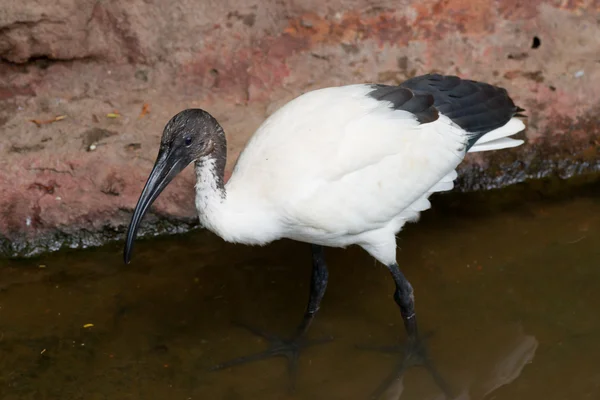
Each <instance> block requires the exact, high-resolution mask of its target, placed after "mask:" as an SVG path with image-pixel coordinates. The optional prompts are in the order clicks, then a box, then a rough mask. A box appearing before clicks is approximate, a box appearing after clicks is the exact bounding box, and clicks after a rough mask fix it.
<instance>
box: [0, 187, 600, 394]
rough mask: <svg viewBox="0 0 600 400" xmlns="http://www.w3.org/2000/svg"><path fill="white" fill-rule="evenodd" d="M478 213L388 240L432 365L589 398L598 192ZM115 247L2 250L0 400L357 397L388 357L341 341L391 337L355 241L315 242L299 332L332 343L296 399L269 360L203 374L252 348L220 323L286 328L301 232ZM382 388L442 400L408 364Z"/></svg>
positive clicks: (473, 380) (597, 295) (458, 375)
mask: <svg viewBox="0 0 600 400" xmlns="http://www.w3.org/2000/svg"><path fill="white" fill-rule="evenodd" d="M489 208H491V206H490V207H488V206H487V205H486V204H485V203H484V204H479V205H478V211H477V212H473V213H468V212H464V211H465V210H468V209H469V207H462V208H460V207H459V208H458V209H457V208H455V209H453V208H452V207H439V208H438V209H437V210H438V211H435V210H434V211H430V212H428V213H427V214H426V217H425V218H424V220H422V221H421V222H420V223H419V224H416V225H412V226H410V227H409V228H408V229H407V230H406V231H404V232H403V233H402V234H401V235H400V239H399V241H398V244H399V248H400V251H399V253H398V254H399V263H400V265H401V267H402V268H403V270H404V271H405V273H406V274H407V276H408V277H409V279H410V280H411V282H412V284H413V286H414V287H415V291H416V292H415V294H416V305H417V313H418V315H419V319H420V326H421V330H422V331H425V332H431V333H432V336H431V337H430V338H429V339H428V345H429V350H430V353H431V355H432V357H433V359H434V360H435V362H436V364H437V367H438V369H439V370H440V372H441V373H442V374H443V375H444V377H445V378H446V380H448V381H449V382H450V384H451V385H452V387H453V388H454V390H455V391H456V392H457V393H462V395H463V397H462V398H464V399H466V398H470V399H473V400H475V399H483V398H486V399H495V400H504V399H506V400H509V399H510V400H515V399H529V400H531V399H544V400H552V399H569V400H576V399H597V398H600V363H599V360H600V340H598V339H599V338H600V315H599V313H598V311H597V305H598V304H600V268H599V266H600V265H599V264H600V246H599V243H600V202H599V201H598V198H597V197H596V198H594V197H581V198H576V199H571V200H569V201H561V202H556V203H547V202H546V203H540V202H523V203H522V204H520V205H518V206H514V207H511V208H510V209H509V210H505V211H501V212H494V213H488V212H486V210H487V209H489ZM452 210H453V211H452ZM461 210H462V211H461ZM451 211H452V212H454V215H452V212H451ZM459 211H460V212H459ZM457 213H458V214H457ZM121 251H122V244H113V245H110V246H106V247H104V248H101V249H96V250H90V251H77V252H75V251H73V252H63V253H58V254H53V255H48V256H44V257H42V258H39V259H35V260H25V261H8V260H2V261H0V267H1V268H0V398H1V399H3V400H13V399H35V400H41V399H61V400H71V399H92V400H97V399H111V400H113V399H146V400H153V399H169V400H170V399H173V400H176V399H178V400H187V399H224V400H235V399H261V400H263V399H264V400H269V399H286V398H296V399H328V400H335V399H366V398H368V397H369V395H370V394H371V393H372V392H373V391H374V390H375V389H376V388H377V386H378V385H379V384H380V382H381V381H382V380H383V379H384V378H385V377H386V376H387V375H388V374H389V373H390V371H392V369H393V366H394V365H395V363H396V361H397V360H396V359H395V358H394V357H393V356H390V355H387V354H380V353H375V352H367V351H361V350H357V349H356V347H355V346H356V345H357V344H394V343H399V342H400V340H403V339H404V331H403V327H402V323H401V319H400V315H399V312H398V310H397V308H396V306H395V304H394V301H393V299H392V292H393V282H392V280H391V278H390V277H389V276H388V273H387V271H386V270H385V269H384V268H383V267H382V266H380V265H376V264H375V263H374V262H373V260H372V259H371V258H370V257H369V256H368V255H367V254H366V253H365V252H363V251H362V250H361V249H358V248H350V249H346V250H341V249H340V250H338V249H328V251H327V260H328V263H329V266H330V280H329V288H328V292H327V293H326V295H325V299H324V301H323V304H322V308H321V312H320V314H319V315H318V316H317V318H316V320H315V323H314V325H313V326H312V328H311V331H310V336H311V337H313V338H318V337H325V336H328V335H332V336H334V337H335V340H334V341H333V342H331V343H329V344H326V345H323V346H319V347H313V348H310V349H308V350H307V351H306V352H305V353H303V354H302V356H301V360H300V367H299V368H300V369H299V376H298V381H297V391H296V393H295V394H294V395H289V394H288V392H287V383H288V379H287V370H286V364H285V361H284V360H283V359H270V360H266V361H262V362H259V363H254V364H248V365H244V366H239V367H236V368H232V369H228V370H225V371H219V372H209V371H207V369H208V368H209V367H210V366H211V365H213V364H216V363H219V362H222V361H225V360H228V359H230V358H232V357H236V356H239V355H244V354H248V353H251V352H254V351H259V350H261V349H264V348H265V343H264V342H262V341H261V339H258V338H257V337H254V336H252V335H250V334H249V333H248V332H247V331H245V330H243V329H240V328H238V327H236V326H235V325H234V324H232V321H242V322H252V323H253V324H254V325H256V326H258V327H260V328H263V329H265V330H268V331H271V332H274V333H280V334H283V335H285V334H288V333H291V332H292V330H293V328H294V327H295V325H296V324H297V323H298V322H299V319H300V317H301V315H302V312H303V310H304V306H305V302H306V299H307V294H308V293H307V291H308V283H309V276H310V255H309V249H308V247H307V245H305V244H301V243H295V242H291V241H281V242H277V243H274V244H272V245H270V246H267V247H264V248H251V247H245V246H241V245H230V244H225V243H223V242H222V241H221V240H220V239H218V238H216V237H214V236H213V235H211V234H208V233H204V232H197V233H194V234H189V235H184V236H177V237H172V238H167V239H159V240H147V241H138V243H137V245H136V249H135V252H134V257H133V262H132V264H131V265H128V266H125V265H123V263H122V261H121ZM86 324H93V326H88V327H84V325H86ZM386 396H387V397H384V398H386V399H402V400H411V399H419V400H421V399H424V400H428V399H432V400H433V399H440V398H441V397H439V396H440V392H439V390H438V389H437V388H436V386H435V385H434V384H433V382H432V380H431V379H430V377H429V376H428V375H427V373H426V372H425V370H423V369H420V368H413V369H411V370H409V371H408V372H407V373H406V374H405V376H404V377H403V378H402V379H401V380H397V381H396V382H395V385H394V386H393V387H392V388H391V390H390V392H388V393H387V394H386Z"/></svg>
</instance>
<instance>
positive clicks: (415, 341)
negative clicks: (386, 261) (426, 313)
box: [362, 263, 451, 398]
mask: <svg viewBox="0 0 600 400" xmlns="http://www.w3.org/2000/svg"><path fill="white" fill-rule="evenodd" d="M387 267H388V269H389V270H390V272H391V273H392V277H393V278H394V282H395V284H396V290H395V291H394V300H395V301H396V304H398V307H399V308H400V314H401V315H402V320H403V322H404V328H405V329H406V333H407V334H408V340H407V343H406V345H405V346H376V347H367V346H362V347H363V348H365V349H371V350H378V351H382V352H386V353H403V354H404V356H403V358H402V359H401V360H400V362H399V364H398V365H397V367H396V369H395V370H394V371H393V372H392V374H390V375H389V376H388V377H387V378H386V379H385V380H384V382H383V383H382V384H381V385H380V386H379V388H378V389H377V391H376V392H375V394H374V396H373V397H374V398H378V397H379V396H380V395H381V394H383V393H384V392H385V390H386V389H387V388H388V387H389V385H390V384H391V383H392V382H393V381H394V380H395V379H397V378H399V377H400V376H401V375H402V374H403V373H404V372H405V371H406V370H407V369H408V368H410V367H413V366H423V367H425V368H426V369H427V370H428V371H429V373H430V374H431V376H432V378H433V379H434V381H435V383H436V384H437V385H438V386H439V388H440V389H441V390H442V391H443V392H444V394H445V395H446V397H448V398H451V394H450V393H451V392H450V389H449V387H448V385H447V384H446V382H445V381H444V379H443V378H442V376H441V375H440V374H439V372H438V371H437V369H436V368H435V366H434V364H433V362H432V361H431V359H430V358H429V355H428V353H427V348H426V346H425V344H424V343H423V341H422V337H421V336H420V335H419V331H418V328H417V316H416V314H415V299H414V292H413V288H412V285H411V284H410V282H409V281H408V279H406V277H405V276H404V274H403V273H402V271H400V268H399V267H398V264H397V263H393V264H391V265H388V266H387Z"/></svg>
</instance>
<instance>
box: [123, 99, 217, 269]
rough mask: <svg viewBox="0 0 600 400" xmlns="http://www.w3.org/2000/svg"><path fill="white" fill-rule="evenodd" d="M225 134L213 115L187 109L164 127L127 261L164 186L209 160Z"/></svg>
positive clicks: (135, 214) (133, 222) (135, 213)
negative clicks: (189, 166)
mask: <svg viewBox="0 0 600 400" xmlns="http://www.w3.org/2000/svg"><path fill="white" fill-rule="evenodd" d="M221 135H223V131H222V129H221V126H220V125H219V123H218V122H217V121H216V120H215V119H214V117H213V116H212V115H210V114H209V113H207V112H206V111H204V110H201V109H188V110H184V111H181V112H180V113H178V114H177V115H175V116H174V117H173V118H171V120H170V121H169V122H168V123H167V125H166V126H165V129H164V131H163V134H162V138H161V140H160V148H159V150H158V156H157V157H156V162H155V163H154V167H153V168H152V171H151V172H150V176H149V177H148V180H147V181H146V185H145V186H144V189H143V190H142V194H141V195H140V198H139V200H138V202H137V205H136V206H135V210H134V211H133V217H132V218H131V222H130V224H129V229H128V231H127V239H126V243H125V252H124V259H125V263H129V261H130V259H131V252H132V249H133V242H134V240H135V236H136V234H137V230H138V227H139V224H140V222H141V220H142V218H143V217H144V215H145V214H146V211H147V210H148V209H149V208H150V206H151V205H152V203H153V202H154V200H155V199H156V198H157V197H158V195H159V194H160V193H161V192H162V191H163V190H164V188H165V187H167V185H168V184H169V182H171V181H172V180H173V178H175V176H177V174H179V173H180V172H181V171H183V170H184V169H185V167H187V166H188V165H189V164H190V163H192V162H193V161H197V160H201V159H202V158H204V157H208V156H209V155H210V154H211V153H212V152H213V151H214V150H215V146H216V144H217V143H219V141H218V138H219V136H221Z"/></svg>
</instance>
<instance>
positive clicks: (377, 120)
mask: <svg viewBox="0 0 600 400" xmlns="http://www.w3.org/2000/svg"><path fill="white" fill-rule="evenodd" d="M456 79H458V81H456ZM503 93H505V91H504V92H503V89H498V88H495V87H492V86H490V85H486V84H479V83H477V82H472V81H464V80H460V79H459V78H454V77H441V78H440V77H439V76H436V75H428V76H425V77H419V78H413V80H409V81H407V82H405V83H404V84H403V85H400V86H384V85H350V86H343V87H336V88H326V89H321V90H316V91H313V92H309V93H307V94H304V95H302V96H300V97H298V98H296V99H294V100H292V101H291V102H289V103H288V104H286V105H285V106H284V107H282V108H281V109H280V110H278V111H277V112H276V113H274V114H273V115H272V116H271V117H269V118H268V119H267V120H266V121H265V123H263V125H262V126H261V127H260V128H259V130H258V131H257V132H256V133H255V135H254V136H253V137H252V139H251V140H250V142H249V143H248V145H247V147H246V149H245V150H244V152H243V153H242V154H241V156H240V158H239V160H238V163H237V164H236V167H235V169H234V173H233V175H232V178H231V180H230V183H228V187H229V185H231V188H232V189H234V188H238V189H240V188H243V190H237V193H243V194H244V196H247V197H248V198H251V197H252V196H256V197H257V198H260V199H261V201H264V202H266V203H268V204H270V206H271V207H273V208H276V209H277V210H278V212H277V214H278V215H284V218H283V219H284V222H285V223H287V225H288V226H290V227H297V226H299V225H303V226H306V227H309V228H310V229H315V230H320V231H323V232H324V233H327V232H330V233H337V234H353V233H354V234H356V233H361V232H365V231H369V230H373V229H378V228H380V227H382V226H384V225H385V224H388V223H389V222H390V221H391V220H394V219H396V218H398V217H401V216H406V218H408V219H410V218H412V216H414V215H415V214H418V211H421V210H424V209H426V208H428V207H429V203H428V201H427V197H428V196H429V194H431V193H432V192H434V191H438V190H448V189H451V188H452V185H453V183H452V181H453V179H454V178H455V177H456V173H455V172H454V170H455V168H456V167H457V165H458V164H459V163H460V162H461V161H462V159H463V157H464V155H465V152H466V151H467V149H468V147H469V146H470V145H472V143H475V142H476V141H477V140H478V139H479V138H481V137H482V136H483V135H484V134H485V133H487V132H489V131H490V130H493V129H496V128H497V127H498V126H500V127H501V126H503V125H505V124H506V123H507V122H508V121H509V120H510V118H511V117H512V116H513V115H514V113H516V112H517V111H518V108H516V107H515V106H514V104H513V103H512V101H511V100H510V98H508V97H507V96H506V98H508V101H507V100H506V98H505V96H504V95H503ZM480 104H485V107H483V108H482V107H481V106H480ZM442 109H443V110H445V111H446V112H448V113H449V114H451V115H452V118H449V117H448V116H447V115H445V114H444V113H443V112H441V110H442ZM465 110H466V111H465ZM468 110H471V111H468ZM403 213H404V214H403Z"/></svg>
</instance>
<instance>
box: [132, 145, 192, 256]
mask: <svg viewBox="0 0 600 400" xmlns="http://www.w3.org/2000/svg"><path fill="white" fill-rule="evenodd" d="M168 153H169V152H168V151H163V150H161V151H160V152H159V154H158V157H157V158H156V162H155V163H154V167H153V168H152V172H150V176H149V177H148V180H147V181H146V185H145V186H144V189H143V190H142V194H141V195H140V198H139V200H138V202H137V205H136V206H135V210H133V217H132V218H131V222H130V223H129V229H128V230H127V240H126V242H125V251H124V252H123V259H124V260H125V264H129V261H130V260H131V253H132V251H133V242H134V241H135V237H136V234H137V231H138V227H139V225H140V222H141V221H142V218H144V215H145V214H146V211H148V209H149V208H150V206H151V205H152V203H153V202H154V200H156V198H157V197H158V195H159V194H160V193H161V192H162V191H163V190H164V188H166V187H167V185H168V184H169V182H171V180H173V178H175V176H176V175H177V174H178V173H180V172H181V171H182V170H183V169H184V168H185V167H186V166H187V165H188V163H186V162H184V160H182V159H181V158H180V157H174V156H173V155H170V154H168Z"/></svg>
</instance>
